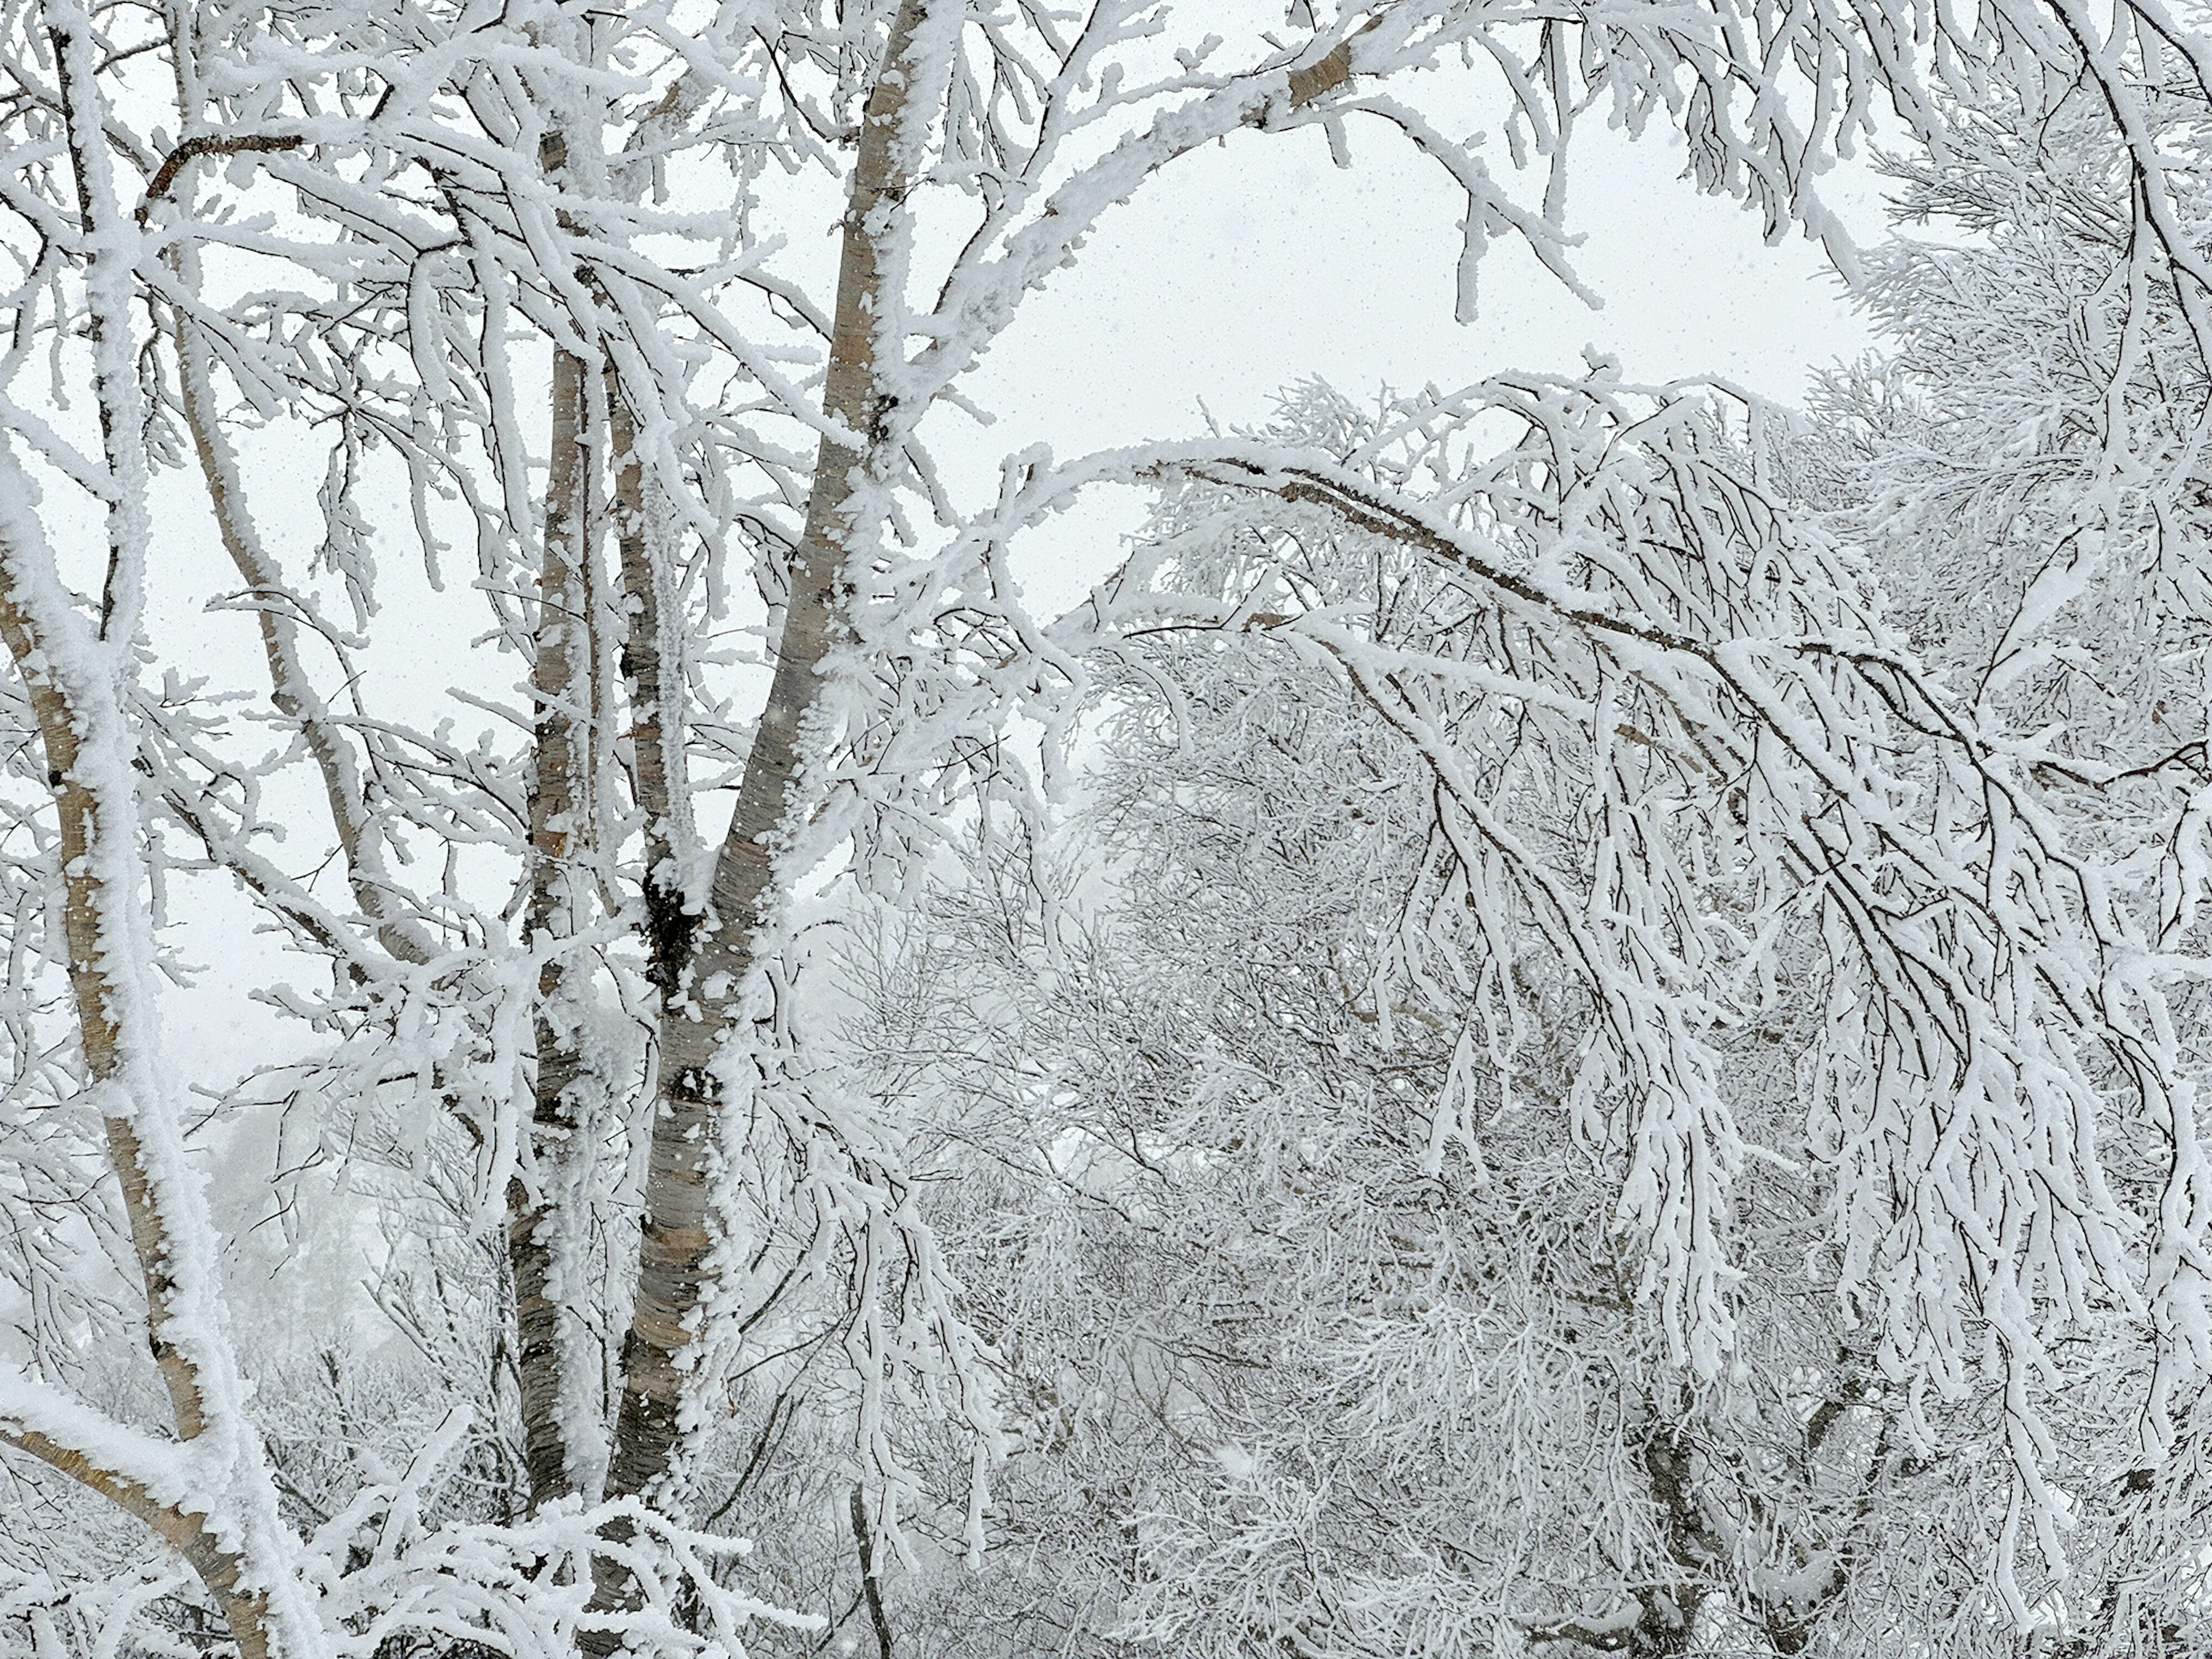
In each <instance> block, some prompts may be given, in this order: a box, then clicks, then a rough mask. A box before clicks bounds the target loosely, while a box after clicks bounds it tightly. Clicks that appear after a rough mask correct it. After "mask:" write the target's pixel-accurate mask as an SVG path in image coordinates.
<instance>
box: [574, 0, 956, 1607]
mask: <svg viewBox="0 0 2212 1659" xmlns="http://www.w3.org/2000/svg"><path fill="white" fill-rule="evenodd" d="M922 10H923V5H922V0H902V4H901V5H900V7H899V9H898V12H897V14H896V16H895V17H894V19H893V21H892V24H891V27H890V34H889V37H888V39H887V40H886V41H885V44H884V57H883V65H884V66H883V68H882V69H881V70H878V75H877V77H876V82H875V85H874V87H873V88H872V91H871V93H870V95H869V98H868V102H867V106H866V114H865V116H864V118H863V120H862V124H861V127H860V143H859V147H858V154H857V156H856V159H855V162H854V171H853V179H852V184H851V186H850V190H849V193H848V199H847V206H846V213H845V217H844V226H843V241H842V247H841V250H840V259H839V268H838V279H837V307H836V316H835V319H834V324H833V329H832V334H831V340H830V349H829V373H828V377H827V383H826V385H825V387H824V390H823V409H824V410H825V411H826V412H827V413H829V414H830V415H832V416H836V418H837V419H838V420H840V421H841V422H843V423H844V425H845V426H846V427H847V428H849V429H850V430H851V431H852V432H854V433H855V434H857V435H860V436H861V437H863V438H864V439H868V438H872V436H873V435H875V434H876V433H877V432H878V429H879V427H880V424H881V416H882V414H883V412H884V392H883V388H882V386H881V384H880V380H879V377H878V353H879V352H880V351H881V350H883V349H884V348H885V347H886V346H887V345H890V347H891V349H896V345H895V343H888V342H885V341H884V340H883V338H882V337H881V331H880V328H879V320H880V318H881V316H882V314H883V308H882V306H881V304H880V303H879V302H880V301H881V299H882V284H883V272H884V265H885V264H886V253H887V249H886V247H885V246H884V239H885V238H886V237H888V236H890V235H892V234H899V233H898V231H897V230H896V228H894V227H893V224H892V216H890V215H889V214H887V213H885V212H884V211H883V210H884V209H885V208H886V207H887V206H888V205H891V204H896V202H897V200H898V199H900V198H901V197H903V195H904V193H905V190H906V185H907V181H906V179H904V178H903V177H902V174H901V172H900V168H899V158H898V143H897V140H898V137H899V131H900V127H901V125H902V120H903V118H904V117H905V114H906V105H907V94H908V87H909V82H910V79H911V77H910V75H909V74H908V62H907V60H908V46H909V44H910V42H911V40H912V38H913V34H914V32H915V26H916V24H917V22H918V21H920V18H921V13H922ZM882 460H883V457H882V455H881V454H880V453H878V451H877V450H876V449H875V448H874V447H870V448H869V449H866V450H860V449H854V448H853V447H849V446H848V445H846V444H842V443H839V442H837V441H835V440H834V439H831V438H829V437H827V436H825V437H824V438H823V440H822V442H821V446H820V448H819V451H818V453H817V459H816V463H815V469H814V478H813V484H812V489H811V494H810V495H809V497H808V501H807V511H806V523H805V532H804V534H803V535H802V537H801V538H800V540H799V546H798V548H797V549H796V550H795V551H794V552H793V556H792V560H791V569H790V585H789V593H788V596H787V603H786V605H785V610H784V617H783V626H782V630H781V634H780V635H779V636H778V639H777V641H776V654H775V673H774V677H773V678H772V679H771V681H770V684H769V692H768V697H767V700H766V702H765V703H764V705H763V708H762V710H761V715H760V721H759V724H758V726H757V728H756V729H755V732H754V736H753V742H752V747H751V749H750V751H749V753H748V755H747V757H746V762H745V769H744V778H743V780H742V781H741V783H740V785H739V787H738V804H737V810H736V811H735V813H734V814H733V816H732V818H731V821H730V827H729V831H728V833H727V835H726V836H725V837H724V838H723V842H722V844H721V847H720V851H719V854H718V855H717V857H716V860H715V865H714V879H713V884H712V886H711V888H710V890H709V895H708V915H707V916H706V917H705V918H704V919H703V920H702V921H699V922H698V923H697V924H696V927H689V928H684V929H671V933H673V934H675V935H677V937H676V938H675V939H671V943H670V946H669V948H668V950H667V951H666V952H665V954H664V955H663V957H662V959H661V960H660V961H659V963H657V964H656V966H657V967H658V968H659V970H660V972H661V974H662V975H663V997H662V1004H661V1012H660V1020H659V1054H660V1066H659V1096H658V1098H657V1100H656V1101H655V1103H654V1110H653V1139H652V1151H651V1155H650V1161H649V1164H648V1166H647V1176H646V1215H645V1222H644V1239H643V1244H642V1249H641V1271H640V1275H639V1282H638V1291H637V1299H636V1303H635V1309H634V1310H633V1313H632V1316H631V1321H630V1326H629V1333H628V1334H627V1336H626V1338H625V1340H624V1342H623V1399H622V1407H621V1414H620V1417H619V1419H618V1420H617V1425H616V1432H615V1447H614V1454H613V1458H612V1462H611V1466H610V1468H609V1472H608V1481H607V1486H608V1492H609V1493H610V1495H623V1496H627V1495H631V1494H638V1493H643V1492H647V1491H648V1490H649V1489H651V1488H652V1487H653V1486H654V1485H655V1484H656V1483H657V1482H658V1481H659V1480H661V1479H662V1478H663V1476H665V1474H667V1473H668V1471H669V1469H670V1467H671V1462H672V1460H673V1457H674V1454H675V1449H676V1445H677V1441H678V1434H679V1418H680V1414H681V1410H682V1406H683V1395H684V1378H685V1376H686V1375H687V1372H688V1369H689V1366H688V1359H689V1349H690V1345H691V1344H692V1342H693V1341H694V1340H696V1335H697V1331H696V1324H697V1316H698V1312H699V1309H700V1306H701V1304H702V1300H703V1298H704V1296H705V1294H706V1291H707V1290H708V1285H709V1282H710V1269H709V1264H708V1251H709V1249H710V1247H711V1244H712V1242H713V1241H712V1237H711V1230H710V1228H709V1225H708V1188H707V1171H708V1160H709V1158H711V1157H712V1150H713V1146H714V1116H715V1108H716V1105H717V1103H718V1102H719V1098H720V1085H719V1084H718V1082H717V1080H716V1078H715V1075H714V1060H715V1055H716V1052H717V1050H718V1049H719V1048H720V1046H721V1044H722V1042H723V1041H724V1039H725V1037H726V1035H727V1034H728V1032H729V1030H730V1028H731V1025H732V1021H733V1019H734V1018H735V1013H736V1010H737V1008H738V998H739V995H740V993H741V989H742V987H744V984H745V981H747V979H748V978H749V976H750V974H751V972H752V970H753V969H754V967H755V965H756V963H755V946H756V943H757V939H758V936H759V934H760V932H761V929H762V927H763V923H764V922H766V921H769V918H770V916H771V914H772V912H773V909H774V908H775V905H776V904H777V903H778V902H780V900H781V895H780V893H778V891H777V890H776V871H775V850H776V846H777V843H778V842H779V841H780V839H781V834H782V832H783V831H784V829H786V827H787V812H788V811H789V801H790V795H791V788H792V784H793V780H794V778H795V777H796V775H797V774H798V770H799V763H800V759H801V744H802V740H803V736H804V732H805V726H806V721H807V716H808V714H810V712H811V710H812V709H813V708H815V706H816V704H817V702H818V701H819V699H820V696H821V684H822V682H821V677H820V671H821V667H822V664H823V659H824V657H825V656H826V654H827V653H828V652H829V647H830V646H831V644H832V643H833V641H834V640H835V638H836V633H837V629H838V624H839V622H840V612H841V591H842V575H843V569H844V562H845V556H846V550H847V547H848V541H849V538H850V535H851V532H852V529H853V527H854V526H853V524H852V521H851V516H850V513H849V510H848V509H849V507H850V504H851V502H852V500H853V497H854V493H855V490H856V488H857V486H858V483H859V481H860V479H861V478H863V477H866V476H867V475H868V474H869V473H870V472H871V471H872V470H874V469H875V468H877V467H878V466H879V465H881V464H882ZM599 1599H600V1600H601V1602H602V1605H611V1600H610V1592H609V1587H608V1586H607V1585H606V1584H605V1583H602V1585H601V1596H600V1598H599Z"/></svg>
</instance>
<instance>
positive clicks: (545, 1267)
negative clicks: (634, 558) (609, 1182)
mask: <svg viewBox="0 0 2212 1659" xmlns="http://www.w3.org/2000/svg"><path fill="white" fill-rule="evenodd" d="M585 375H586V364H585V363H584V362H583V360H582V359H580V358H579V357H577V356H574V354H573V353H570V352H567V351H560V352H556V354H555V356H554V360H553V388H552V392H553V410H552V412H553V432H552V454H551V459H550V467H549V469H548V473H547V477H546V486H545V537H544V562H543V564H542V565H541V567H540V569H539V574H538V631H537V647H538V651H537V658H536V660H535V662H534V664H533V665H532V674H531V695H532V702H533V704H534V708H533V711H532V719H533V722H534V732H533V736H532V776H531V790H530V859H531V864H530V890H529V898H528V901H527V904H526V908H525V911H524V926H525V928H526V933H527V936H528V938H529V940H530V943H531V945H532V946H533V947H534V948H537V949H540V950H544V949H546V948H547V947H548V946H549V945H556V944H557V942H558V941H560V940H563V939H570V938H573V937H574V934H575V932H576V927H577V923H578V921H579V915H578V907H579V904H580V872H579V870H578V868H577V864H576V860H577V854H578V853H579V852H580V850H581V846H580V843H581V841H582V829H583V826H584V823H585V820H586V814H587V813H588V811H589V810H590V803H589V801H588V799H587V790H588V781H589V765H590V761H589V757H588V755H587V754H586V749H585V742H584V739H585V736H586V731H587V729H588V724H589V721H588V706H589V702H588V700H589V687H590V651H591V629H590V625H589V617H590V606H591V595H590V592H589V583H588V581H587V580H586V568H585V566H586V561H587V560H588V559H589V558H590V556H591V554H590V548H589V544H588V541H587V539H586V538H587V536H588V533H589V520H590V516H591V513H590V501H589V499H588V495H589V488H590V486H589V480H590V477H591V475H592V464H593V460H594V459H595V458H594V457H593V456H592V453H591V447H590V444H589V434H588V432H587V430H586V426H587V422H586V410H585ZM580 714H582V715H583V716H584V717H583V718H579V716H580ZM567 975H568V966H567V964H566V963H565V962H564V961H563V960H562V957H560V956H558V955H557V954H554V955H549V956H548V957H546V959H545V961H544V964H543V965H542V966H541V967H540V968H539V969H538V1017H537V1033H536V1035H537V1054H538V1064H537V1068H536V1072H535V1073H534V1078H533V1082H532V1112H531V1153H532V1157H531V1163H532V1169H531V1170H529V1172H528V1174H527V1176H522V1175H518V1176H516V1177H515V1178H514V1180H513V1182H510V1183H509V1185H508V1188H507V1263H508V1268H509V1271H510V1273H511V1274H512V1275H513V1297H514V1321H515V1336H516V1344H517V1348H516V1364H515V1369H516V1376H517V1377H518V1379H519V1383H520V1394H521V1407H522V1429H523V1458H524V1464H525V1467H526V1469H527V1470H528V1473H529V1477H530V1501H531V1504H532V1508H533V1510H535V1509H537V1508H541V1507H543V1506H544V1504H549V1503H550V1502H552V1501H553V1500H554V1499H555V1498H561V1497H564V1496H566V1495H567V1494H568V1492H572V1491H573V1490H574V1471H572V1470H571V1469H570V1468H569V1467H568V1438H567V1435H566V1433H565V1432H564V1430H563V1427H562V1393H563V1392H564V1383H565V1377H564V1372H565V1370H566V1366H565V1364H564V1359H565V1355H564V1346H565V1344H564V1342H563V1339H562V1305H561V1298H562V1295H563V1294H564V1292H565V1293H573V1289H574V1287H572V1286H563V1285H561V1284H559V1283H558V1273H557V1265H556V1264H557V1262H558V1261H559V1257H560V1253H561V1251H560V1245H561V1240H560V1237H559V1232H560V1230H561V1228H562V1225H564V1223H565V1222H566V1221H567V1220H568V1218H567V1217H566V1216H565V1215H564V1214H563V1212H562V1206H561V1203H560V1197H559V1184H560V1182H559V1177H560V1173H561V1166H562V1164H565V1163H566V1162H567V1161H568V1158H570V1157H571V1156H572V1155H573V1152H572V1148H571V1146H570V1141H571V1139H572V1137H573V1134H574V1129H575V1127H576V1121H577V1102H576V1100H575V1098H574V1091H575V1090H576V1089H577V1087H578V1086H579V1085H580V1083H581V1082H582V1081H583V1079H584V1072H585V1066H584V1061H583V1055H582V1053H581V1050H580V1047H579V1038H578V1033H577V1031H576V1030H575V1026H574V1018H573V1017H572V1012H571V1011H570V1010H569V1008H568V1006H567V999H566V998H565V997H564V994H563V992H564V981H565V980H566V978H567Z"/></svg>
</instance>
